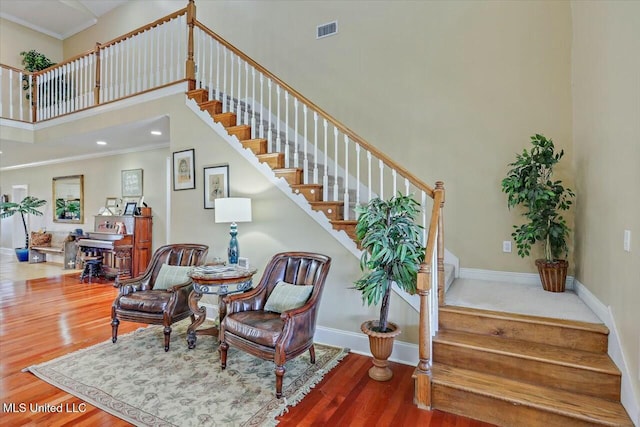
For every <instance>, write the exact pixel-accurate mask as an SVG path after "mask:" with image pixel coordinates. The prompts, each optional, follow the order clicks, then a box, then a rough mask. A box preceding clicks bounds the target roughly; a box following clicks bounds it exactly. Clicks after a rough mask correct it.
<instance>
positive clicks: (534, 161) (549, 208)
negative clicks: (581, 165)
mask: <svg viewBox="0 0 640 427" xmlns="http://www.w3.org/2000/svg"><path fill="white" fill-rule="evenodd" d="M531 145H532V147H531V150H530V151H527V150H526V149H524V150H523V152H522V154H518V155H517V156H516V161H515V162H513V163H510V164H509V166H511V169H510V170H509V172H507V176H506V178H504V179H503V180H502V191H503V192H504V193H506V194H507V205H508V207H509V209H511V208H512V207H515V206H522V207H523V208H524V212H523V214H522V215H523V216H524V217H525V218H526V220H527V221H526V222H525V223H524V224H521V225H514V226H513V227H514V228H515V231H514V232H513V233H512V234H511V236H512V237H513V238H514V240H515V243H516V247H517V248H518V255H520V256H521V257H523V258H524V257H525V256H528V255H529V254H530V251H531V247H532V245H534V244H535V243H537V242H541V243H542V244H543V247H544V258H543V259H537V260H536V266H537V267H538V273H539V274H540V279H541V281H542V286H543V288H544V289H545V290H547V291H551V292H564V287H565V281H566V278H567V268H568V266H569V263H568V262H567V261H566V260H565V259H561V257H562V256H566V255H567V253H568V246H567V239H568V237H569V232H570V229H569V227H568V226H567V223H566V221H565V219H564V218H563V217H562V215H561V212H562V211H565V210H567V209H569V207H570V206H571V204H572V201H571V198H573V197H574V196H575V194H574V193H573V192H572V191H571V189H569V188H565V187H564V186H563V185H562V181H554V180H553V167H554V166H555V164H556V163H558V162H559V161H560V159H562V156H564V150H560V152H559V153H557V152H556V151H555V147H554V145H553V141H552V140H551V139H547V138H545V137H544V136H543V135H538V134H536V135H534V136H532V137H531Z"/></svg>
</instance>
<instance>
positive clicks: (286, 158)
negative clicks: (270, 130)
mask: <svg viewBox="0 0 640 427" xmlns="http://www.w3.org/2000/svg"><path fill="white" fill-rule="evenodd" d="M289 156H290V153H289V92H288V91H286V90H285V91H284V164H285V167H286V168H288V167H289Z"/></svg>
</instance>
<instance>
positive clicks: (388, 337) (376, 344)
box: [360, 320, 402, 381]
mask: <svg viewBox="0 0 640 427" xmlns="http://www.w3.org/2000/svg"><path fill="white" fill-rule="evenodd" d="M377 326H378V321H377V320H368V321H366V322H364V323H363V324H362V326H360V329H361V330H362V332H364V333H365V334H367V335H368V336H369V349H370V350H371V354H372V355H373V366H372V367H371V368H370V369H369V377H370V378H372V379H374V380H376V381H389V380H390V379H391V378H392V377H393V371H392V370H391V369H390V368H389V361H388V360H387V359H389V356H391V352H392V351H393V343H394V339H395V337H397V336H398V335H400V333H401V332H402V330H401V329H400V328H399V327H398V325H396V324H395V323H393V322H388V323H387V327H388V329H389V331H387V332H378V331H376V330H375V328H377Z"/></svg>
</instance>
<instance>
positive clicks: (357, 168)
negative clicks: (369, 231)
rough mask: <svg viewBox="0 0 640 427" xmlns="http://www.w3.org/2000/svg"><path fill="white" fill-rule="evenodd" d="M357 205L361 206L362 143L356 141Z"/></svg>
mask: <svg viewBox="0 0 640 427" xmlns="http://www.w3.org/2000/svg"><path fill="white" fill-rule="evenodd" d="M356 206H360V144H358V143H356ZM357 218H358V216H357V214H356V219H357Z"/></svg>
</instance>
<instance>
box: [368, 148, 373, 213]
mask: <svg viewBox="0 0 640 427" xmlns="http://www.w3.org/2000/svg"><path fill="white" fill-rule="evenodd" d="M371 170H372V167H371V151H367V173H368V174H369V179H368V184H367V187H369V197H368V199H367V203H368V202H370V201H371V198H372V194H371V191H372V188H373V181H372V180H371Z"/></svg>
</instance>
